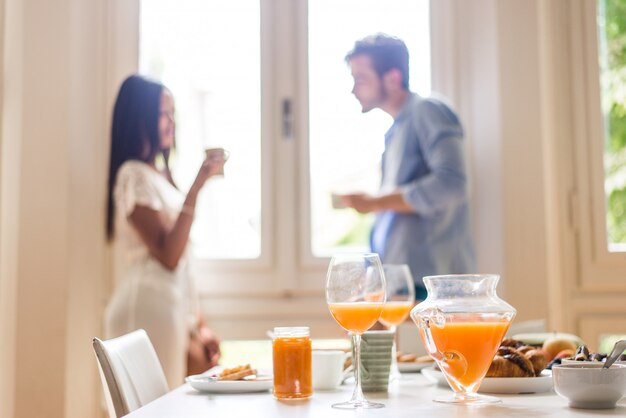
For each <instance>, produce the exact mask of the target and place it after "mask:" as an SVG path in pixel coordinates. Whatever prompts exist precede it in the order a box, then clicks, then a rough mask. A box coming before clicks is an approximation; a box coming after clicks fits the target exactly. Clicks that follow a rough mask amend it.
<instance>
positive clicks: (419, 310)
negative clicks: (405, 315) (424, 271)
mask: <svg viewBox="0 0 626 418" xmlns="http://www.w3.org/2000/svg"><path fill="white" fill-rule="evenodd" d="M499 278H500V277H499V276H497V275H494V274H462V275H448V276H427V277H424V284H425V285H426V290H428V297H427V298H426V300H424V301H423V302H422V303H420V304H419V305H417V306H416V307H415V308H413V310H411V319H413V321H414V322H415V324H416V325H417V327H418V328H419V333H420V336H421V338H422V342H423V343H424V346H425V347H426V350H427V351H428V354H429V355H430V356H431V357H432V358H433V359H434V360H435V361H436V362H437V365H438V366H439V368H440V369H441V371H442V372H443V374H444V375H445V377H446V380H447V381H448V383H449V384H450V387H451V388H452V389H453V390H454V392H455V394H454V396H453V397H451V398H450V397H448V398H437V399H435V401H437V402H446V403H460V404H472V405H476V404H485V403H497V402H500V400H499V399H498V398H494V397H491V396H483V395H478V394H477V393H476V392H477V390H478V387H479V386H480V384H481V382H482V380H483V378H484V377H485V375H486V374H487V371H488V370H489V366H490V365H491V361H492V360H493V358H494V356H495V354H496V351H497V350H498V347H499V345H500V342H501V341H502V338H503V337H504V334H506V332H507V330H508V329H509V325H510V324H511V321H512V320H513V318H514V317H515V313H516V310H515V308H513V307H512V306H511V305H509V304H508V303H506V302H505V301H503V300H502V299H500V298H499V297H498V296H497V295H496V285H497V284H498V280H499Z"/></svg>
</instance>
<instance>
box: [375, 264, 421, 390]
mask: <svg viewBox="0 0 626 418" xmlns="http://www.w3.org/2000/svg"><path fill="white" fill-rule="evenodd" d="M383 271H384V273H385V283H386V287H387V301H386V302H385V305H384V306H383V311H382V313H381V314H380V319H379V321H380V322H381V323H382V324H383V325H384V326H386V327H387V328H389V330H390V331H391V332H393V334H394V339H393V347H392V349H391V371H390V373H389V380H396V379H400V378H401V377H402V375H401V374H400V370H399V369H398V360H397V359H396V355H397V354H396V353H397V350H396V330H397V327H398V325H400V324H401V323H402V322H404V320H405V319H406V318H407V317H408V316H409V312H411V309H412V308H413V305H414V304H415V284H414V283H413V276H412V275H411V270H409V266H407V265H406V264H383Z"/></svg>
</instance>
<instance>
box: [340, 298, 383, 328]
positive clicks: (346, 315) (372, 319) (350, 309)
mask: <svg viewBox="0 0 626 418" xmlns="http://www.w3.org/2000/svg"><path fill="white" fill-rule="evenodd" d="M328 310H329V311H330V314H331V315H332V316H333V318H335V321H337V323H338V324H339V325H341V327H342V328H343V329H345V330H346V331H351V332H354V333H358V334H363V333H364V332H365V331H367V330H368V329H370V328H371V327H372V325H374V324H375V323H376V321H377V320H378V318H379V317H380V313H381V312H382V310H383V303H382V302H354V303H350V302H347V303H329V304H328Z"/></svg>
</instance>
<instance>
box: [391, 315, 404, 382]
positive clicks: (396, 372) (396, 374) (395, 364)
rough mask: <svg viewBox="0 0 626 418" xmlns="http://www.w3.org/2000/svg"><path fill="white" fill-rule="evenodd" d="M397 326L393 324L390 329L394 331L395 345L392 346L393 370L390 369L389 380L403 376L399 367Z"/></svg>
mask: <svg viewBox="0 0 626 418" xmlns="http://www.w3.org/2000/svg"><path fill="white" fill-rule="evenodd" d="M397 329H398V328H397V327H396V326H395V325H392V326H390V327H389V331H391V332H392V333H393V345H392V346H391V370H390V371H389V380H396V379H400V378H402V375H401V374H400V369H398V359H397V356H398V347H397V345H396V344H397V343H396V340H397V339H398V333H397V332H396V331H397Z"/></svg>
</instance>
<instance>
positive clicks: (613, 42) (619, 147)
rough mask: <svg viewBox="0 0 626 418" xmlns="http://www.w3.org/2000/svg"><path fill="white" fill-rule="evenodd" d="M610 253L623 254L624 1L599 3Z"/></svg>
mask: <svg viewBox="0 0 626 418" xmlns="http://www.w3.org/2000/svg"><path fill="white" fill-rule="evenodd" d="M598 39H599V42H600V44H599V48H598V50H599V55H600V56H599V62H600V87H601V93H602V112H603V115H604V129H605V132H604V173H605V184H604V188H605V193H606V203H607V205H606V206H607V216H606V219H607V237H608V248H609V251H626V71H625V68H626V0H599V1H598Z"/></svg>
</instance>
